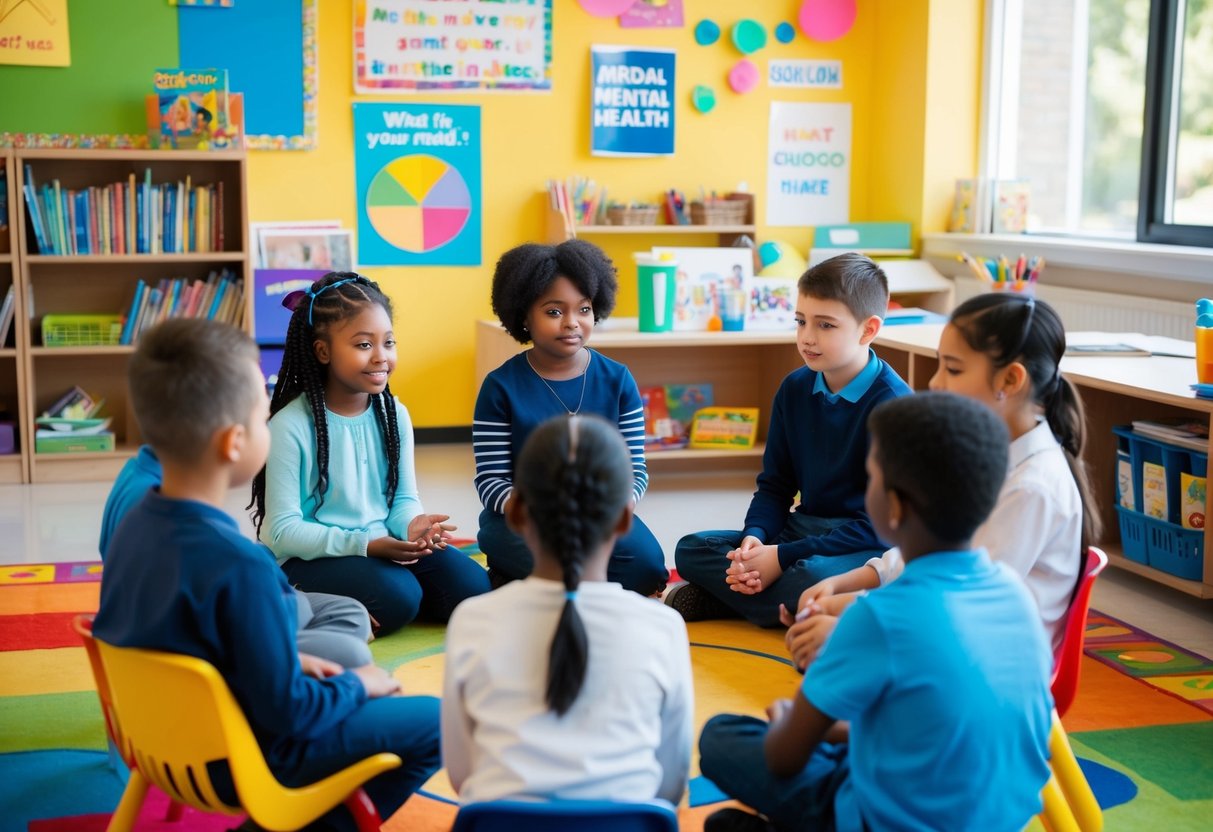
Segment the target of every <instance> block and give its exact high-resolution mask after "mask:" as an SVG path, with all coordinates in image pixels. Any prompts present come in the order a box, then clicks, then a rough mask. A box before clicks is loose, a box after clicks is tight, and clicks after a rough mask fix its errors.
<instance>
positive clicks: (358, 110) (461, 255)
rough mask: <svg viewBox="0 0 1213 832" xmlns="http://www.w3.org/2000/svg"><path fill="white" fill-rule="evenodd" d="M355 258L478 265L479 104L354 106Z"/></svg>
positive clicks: (408, 263) (377, 262)
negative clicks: (356, 239)
mask: <svg viewBox="0 0 1213 832" xmlns="http://www.w3.org/2000/svg"><path fill="white" fill-rule="evenodd" d="M354 174H355V181H356V184H357V188H358V263H359V264H360V265H363V266H422V265H431V266H478V265H480V244H481V241H480V219H481V218H480V214H481V200H480V108H479V107H467V106H457V105H453V104H408V103H395V104H355V105H354Z"/></svg>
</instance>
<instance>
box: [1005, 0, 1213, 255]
mask: <svg viewBox="0 0 1213 832" xmlns="http://www.w3.org/2000/svg"><path fill="white" fill-rule="evenodd" d="M988 2H989V5H988V11H989V15H990V18H989V21H988V23H989V26H988V29H989V31H990V37H989V39H988V42H987V46H988V55H987V68H988V72H987V76H988V78H989V85H988V87H987V91H986V92H987V99H986V111H985V114H986V117H985V125H984V126H983V160H984V161H983V173H984V175H985V176H987V177H989V178H992V179H999V180H1017V179H1018V180H1026V181H1027V182H1028V183H1029V188H1030V192H1031V200H1030V216H1029V223H1028V228H1029V230H1030V231H1035V232H1043V233H1061V234H1073V235H1082V236H1085V237H1110V238H1116V239H1129V240H1132V239H1137V240H1141V241H1148V242H1168V243H1183V244H1188V245H1202V246H1213V0H988Z"/></svg>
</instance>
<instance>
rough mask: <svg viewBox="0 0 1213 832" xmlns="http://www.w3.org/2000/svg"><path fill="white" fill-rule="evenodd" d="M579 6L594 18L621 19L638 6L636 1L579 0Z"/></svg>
mask: <svg viewBox="0 0 1213 832" xmlns="http://www.w3.org/2000/svg"><path fill="white" fill-rule="evenodd" d="M577 4H578V5H579V6H581V8H582V11H584V12H585V13H586V14H589V15H593V16H594V17H619V15H621V14H623V13H624V12H626V11H627V10H628V9H630V8H632V6H634V5H636V0H577Z"/></svg>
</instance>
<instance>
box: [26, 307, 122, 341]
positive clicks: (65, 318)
mask: <svg viewBox="0 0 1213 832" xmlns="http://www.w3.org/2000/svg"><path fill="white" fill-rule="evenodd" d="M120 340H122V316H121V315H44V316H43V317H42V345H43V346H44V347H109V346H113V345H115V344H117V343H118V342H119V341H120Z"/></svg>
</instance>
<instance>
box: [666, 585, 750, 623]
mask: <svg viewBox="0 0 1213 832" xmlns="http://www.w3.org/2000/svg"><path fill="white" fill-rule="evenodd" d="M665 605H666V606H667V607H671V608H673V609H674V610H675V611H676V612H677V613H678V614H679V615H681V616H682V620H683V621H707V620H709V619H712V618H735V617H736V614H735V613H734V612H733V611H732V610H731V609H729V607H728V606H727V605H726V604H725V603H724V602H722V601H720V600H718V599H717V598H716V596H714V595H712V593H710V592H708V591H707V590H706V589H703V588H702V587H698V586H696V585H695V584H691V583H681V584H675V585H674V586H672V587H670V588H669V589H668V590H666V594H665Z"/></svg>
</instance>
